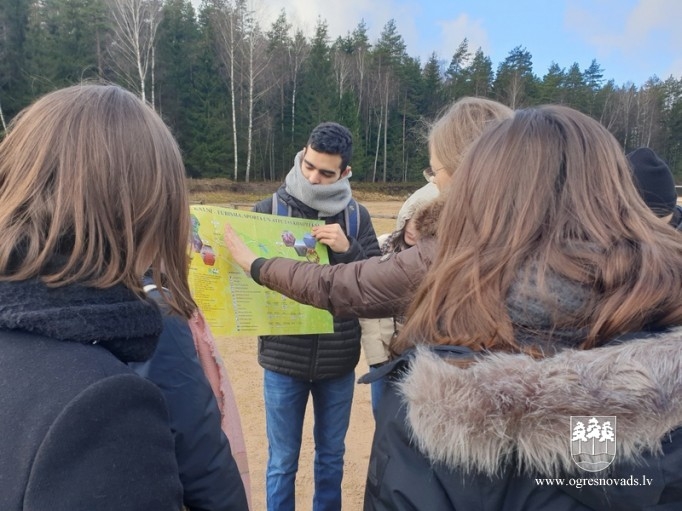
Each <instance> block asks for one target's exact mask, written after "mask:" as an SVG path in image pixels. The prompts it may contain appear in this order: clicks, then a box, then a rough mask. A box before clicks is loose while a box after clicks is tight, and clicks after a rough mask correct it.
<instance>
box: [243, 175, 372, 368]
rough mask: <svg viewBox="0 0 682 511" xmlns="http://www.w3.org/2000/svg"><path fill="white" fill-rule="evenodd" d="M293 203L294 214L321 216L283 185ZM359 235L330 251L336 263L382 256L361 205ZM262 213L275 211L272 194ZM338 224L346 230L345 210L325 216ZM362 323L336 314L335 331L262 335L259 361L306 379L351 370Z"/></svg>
mask: <svg viewBox="0 0 682 511" xmlns="http://www.w3.org/2000/svg"><path fill="white" fill-rule="evenodd" d="M277 193H278V194H279V196H280V197H281V199H282V200H284V201H285V202H286V203H287V204H288V205H289V206H291V216H292V217H296V218H312V219H317V218H318V214H317V211H315V210H314V209H312V208H310V207H308V206H307V205H305V204H303V203H302V202H301V201H299V200H297V199H296V198H294V197H292V196H291V195H289V194H288V193H287V192H286V191H285V189H284V185H282V186H281V187H280V188H279V190H278V191H277ZM358 206H359V208H360V222H359V234H358V238H357V239H355V238H350V248H349V249H348V251H346V252H345V253H342V254H337V253H334V252H333V251H331V250H329V262H330V264H332V265H335V264H339V263H350V262H352V261H359V260H362V259H366V258H368V257H372V256H375V255H379V254H380V253H381V252H380V250H379V244H378V243H377V239H376V233H375V232H374V227H373V226H372V220H371V218H370V216H369V212H368V211H367V209H366V208H365V207H364V206H362V205H361V204H359V205H358ZM253 210H254V211H256V212H258V213H269V214H272V197H269V198H267V199H264V200H262V201H261V202H259V203H258V204H256V205H255V206H254V209H253ZM324 220H325V222H326V223H327V224H335V223H338V224H340V225H341V228H342V229H343V230H344V232H345V231H346V225H345V221H344V214H343V211H342V212H340V213H338V214H337V215H335V216H333V217H327V218H325V219H324ZM360 334H361V331H360V325H359V323H358V321H357V319H355V318H352V319H349V318H346V319H341V318H339V317H334V333H332V334H312V335H295V336H294V335H291V336H290V335H278V336H263V337H259V343H258V362H259V363H260V365H261V366H262V367H264V368H265V369H268V370H271V371H275V372H277V373H281V374H285V375H287V376H292V377H294V378H301V379H305V380H322V379H326V378H334V377H337V376H341V375H344V374H347V373H349V372H350V371H352V370H353V369H355V366H356V365H357V363H358V360H359V359H360Z"/></svg>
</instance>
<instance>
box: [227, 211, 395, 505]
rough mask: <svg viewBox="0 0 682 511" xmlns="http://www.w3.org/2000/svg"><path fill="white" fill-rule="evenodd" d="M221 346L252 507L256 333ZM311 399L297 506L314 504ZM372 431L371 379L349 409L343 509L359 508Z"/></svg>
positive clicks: (382, 223) (261, 468)
mask: <svg viewBox="0 0 682 511" xmlns="http://www.w3.org/2000/svg"><path fill="white" fill-rule="evenodd" d="M363 204H364V205H365V206H366V207H367V209H368V210H369V212H370V214H372V215H386V216H389V215H395V214H396V213H397V211H398V210H399V209H400V206H401V205H402V203H401V202H399V201H391V202H364V203H363ZM372 222H373V224H374V226H375V230H376V232H377V234H381V233H383V232H390V231H391V230H392V229H393V228H394V226H395V220H393V219H389V218H378V217H374V218H373V221H372ZM217 341H218V346H219V349H220V352H221V354H222V356H223V360H224V361H225V365H226V368H227V371H228V374H229V376H230V381H231V383H232V387H233V389H234V393H235V396H236V399H237V406H238V407H239V413H240V415H241V422H242V428H243V430H244V435H245V438H246V448H247V451H248V458H249V471H250V474H251V498H252V511H261V510H264V509H265V465H266V463H267V456H268V453H267V449H268V447H267V440H266V436H265V410H264V407H263V369H262V368H261V367H260V366H259V365H258V362H257V359H256V358H257V357H256V353H257V339H256V337H225V338H219V339H217ZM365 372H367V364H366V363H365V360H364V356H361V357H360V363H359V364H358V366H357V368H356V370H355V374H356V376H357V377H359V376H361V375H362V374H364V373H365ZM311 412H312V402H309V403H308V408H307V413H306V418H305V423H304V430H303V445H302V447H301V457H300V461H299V469H298V476H297V479H296V509H297V510H301V511H306V510H310V509H312V497H313V456H314V443H313V436H312V425H313V418H312V413H311ZM373 434H374V419H373V417H372V409H371V404H370V393H369V385H359V384H358V385H356V387H355V395H354V399H353V408H352V411H351V418H350V426H349V429H348V434H347V436H346V456H345V465H344V478H343V509H344V511H359V510H361V509H362V498H363V493H364V487H365V477H366V475H367V463H368V461H369V452H370V447H371V445H372V435H373Z"/></svg>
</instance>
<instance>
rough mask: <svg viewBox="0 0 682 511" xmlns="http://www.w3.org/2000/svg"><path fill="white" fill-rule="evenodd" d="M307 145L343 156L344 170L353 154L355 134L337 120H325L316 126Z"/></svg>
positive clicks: (342, 169) (342, 166)
mask: <svg viewBox="0 0 682 511" xmlns="http://www.w3.org/2000/svg"><path fill="white" fill-rule="evenodd" d="M307 145H309V146H310V147H311V148H312V149H314V150H315V151H318V152H321V153H327V154H338V155H339V156H341V171H342V172H343V171H344V170H345V169H346V167H347V166H348V164H349V163H350V159H351V157H352V156H353V135H351V133H350V131H349V130H348V128H346V127H345V126H341V125H340V124H339V123H336V122H323V123H320V124H318V125H317V126H315V129H313V131H312V132H311V133H310V137H309V138H308V144H307Z"/></svg>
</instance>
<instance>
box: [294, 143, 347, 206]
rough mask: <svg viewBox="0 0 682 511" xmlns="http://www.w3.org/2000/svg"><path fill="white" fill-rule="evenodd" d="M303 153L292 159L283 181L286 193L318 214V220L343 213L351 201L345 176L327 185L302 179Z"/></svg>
mask: <svg viewBox="0 0 682 511" xmlns="http://www.w3.org/2000/svg"><path fill="white" fill-rule="evenodd" d="M302 158H303V151H300V152H299V153H298V154H297V155H296V158H294V166H293V167H292V169H291V170H290V171H289V173H288V174H287V177H286V178H285V180H284V183H285V185H286V187H285V190H286V192H287V193H288V194H289V195H291V196H292V197H294V198H296V199H298V200H300V201H301V202H302V203H303V204H305V205H307V206H309V207H311V208H313V209H314V210H316V211H317V212H318V215H317V216H318V217H319V218H326V217H330V216H334V215H336V214H338V213H340V212H341V211H343V210H344V209H345V208H346V206H348V203H349V202H350V200H351V196H352V192H351V189H350V182H349V181H348V178H349V177H350V176H351V173H350V172H349V173H348V175H347V176H344V177H342V178H341V179H339V180H338V181H336V182H335V183H331V184H328V185H313V184H310V182H309V181H308V180H307V179H306V178H305V177H303V172H302V171H301V159H302Z"/></svg>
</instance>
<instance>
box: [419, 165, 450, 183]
mask: <svg viewBox="0 0 682 511" xmlns="http://www.w3.org/2000/svg"><path fill="white" fill-rule="evenodd" d="M444 169H445V167H441V168H439V169H434V168H433V167H431V166H429V167H426V168H425V169H424V170H423V171H422V174H424V179H426V180H427V181H428V182H429V183H432V182H433V180H434V179H435V177H436V174H438V173H439V172H440V171H441V170H444Z"/></svg>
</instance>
